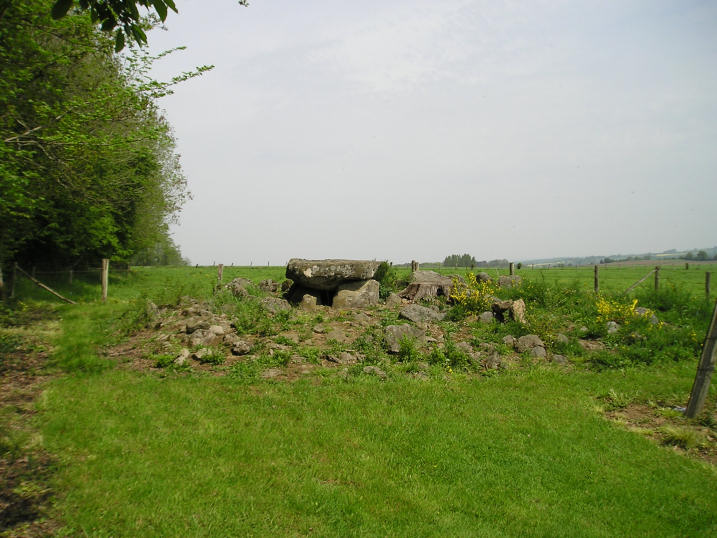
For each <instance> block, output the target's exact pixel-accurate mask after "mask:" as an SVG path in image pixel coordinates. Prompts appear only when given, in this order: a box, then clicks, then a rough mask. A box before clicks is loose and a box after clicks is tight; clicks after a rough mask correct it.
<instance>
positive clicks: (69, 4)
mask: <svg viewBox="0 0 717 538" xmlns="http://www.w3.org/2000/svg"><path fill="white" fill-rule="evenodd" d="M238 3H239V4H240V5H242V6H247V5H249V2H248V0H238ZM75 5H76V8H75V9H77V11H80V12H88V13H89V14H90V17H91V18H92V22H95V23H99V24H100V27H101V29H102V30H103V31H105V32H114V33H115V38H114V39H115V50H116V51H117V52H119V51H120V50H122V49H123V48H124V46H125V42H126V41H131V42H135V43H137V44H139V45H144V44H146V43H147V34H146V33H145V30H146V21H145V18H146V17H143V16H142V15H141V14H140V11H139V7H142V8H144V9H146V10H147V11H148V13H150V14H155V15H156V16H157V17H158V18H159V20H160V21H162V22H164V21H165V19H166V18H167V13H168V12H169V10H170V9H171V10H172V11H174V12H175V13H179V11H177V7H176V6H175V5H174V0H78V1H77V2H76V3H75V2H74V0H56V1H55V2H54V4H53V5H52V8H51V13H52V17H53V18H55V19H61V18H63V17H64V16H66V15H67V14H68V13H69V12H70V10H71V9H72V8H73V6H75Z"/></svg>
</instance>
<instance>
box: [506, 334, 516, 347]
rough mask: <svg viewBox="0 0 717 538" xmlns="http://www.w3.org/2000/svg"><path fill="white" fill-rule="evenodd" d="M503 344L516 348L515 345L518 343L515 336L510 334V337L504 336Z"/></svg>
mask: <svg viewBox="0 0 717 538" xmlns="http://www.w3.org/2000/svg"><path fill="white" fill-rule="evenodd" d="M503 343H504V344H505V345H506V346H510V347H515V343H516V339H515V336H513V335H512V334H508V335H506V336H504V337H503Z"/></svg>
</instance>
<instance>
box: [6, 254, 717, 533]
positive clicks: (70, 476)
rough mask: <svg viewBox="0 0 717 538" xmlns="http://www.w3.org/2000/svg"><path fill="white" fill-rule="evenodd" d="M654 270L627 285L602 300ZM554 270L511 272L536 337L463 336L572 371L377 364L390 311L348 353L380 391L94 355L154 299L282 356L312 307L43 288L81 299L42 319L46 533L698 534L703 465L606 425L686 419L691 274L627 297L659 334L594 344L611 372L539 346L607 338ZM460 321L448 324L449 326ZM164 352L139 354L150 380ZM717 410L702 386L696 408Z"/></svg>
mask: <svg viewBox="0 0 717 538" xmlns="http://www.w3.org/2000/svg"><path fill="white" fill-rule="evenodd" d="M628 269H630V268H628ZM611 270H612V268H611ZM615 270H616V271H618V270H619V271H622V270H623V268H615ZM648 270H649V267H648V268H644V267H639V268H636V269H633V272H632V273H630V272H628V271H625V272H624V273H622V272H621V273H620V274H621V275H622V280H618V279H617V278H616V279H615V282H616V283H619V285H618V284H616V285H615V289H623V283H624V282H625V281H629V282H628V283H627V285H625V286H624V287H625V288H626V287H627V286H628V285H630V284H631V283H632V282H634V280H637V278H639V277H640V276H641V274H644V273H646V272H647V271H648ZM694 270H695V271H698V269H694ZM553 271H555V272H554V273H553ZM561 271H568V270H567V269H565V270H563V269H555V270H549V271H545V272H544V273H543V275H542V276H540V275H539V274H536V273H539V271H538V270H535V271H534V272H531V271H530V270H529V269H528V270H526V269H523V270H521V271H519V274H522V275H524V276H525V278H526V280H527V281H528V285H526V286H524V287H523V288H522V289H520V290H512V291H510V290H509V291H506V292H505V293H506V294H507V296H511V294H515V295H516V297H517V296H524V297H525V298H526V303H527V304H528V315H529V318H530V320H531V325H530V327H528V328H521V327H520V326H518V325H517V324H514V323H506V324H502V325H501V324H492V325H482V324H479V323H474V324H473V325H470V327H469V328H470V331H469V332H470V336H469V339H472V340H473V341H474V342H475V343H480V342H495V343H497V344H498V347H497V349H498V351H499V352H501V353H507V348H505V346H503V344H502V338H503V336H505V335H506V334H513V335H514V336H519V335H520V334H522V333H523V332H527V331H528V330H531V331H536V332H538V333H539V334H540V335H541V337H542V338H543V339H544V340H545V342H546V345H547V346H548V348H549V349H550V350H552V351H554V352H563V353H565V354H567V355H569V357H570V359H571V361H572V362H573V365H574V366H573V367H572V368H571V369H570V370H566V369H564V368H561V367H555V366H551V365H549V364H547V363H542V365H538V366H535V365H531V364H530V361H525V363H524V364H523V365H522V366H521V367H520V368H517V369H512V370H508V371H501V372H500V373H497V374H496V373H492V374H491V375H485V376H481V375H475V374H472V375H464V374H462V373H461V372H463V371H466V370H467V368H464V367H465V364H466V361H467V360H468V359H467V357H466V356H465V355H464V354H463V352H461V351H460V350H459V349H458V348H456V347H455V346H454V345H452V344H451V341H452V340H451V339H452V338H453V337H451V336H449V337H447V340H446V341H447V342H448V344H447V345H446V346H444V348H442V351H441V353H442V355H441V356H439V355H437V354H436V355H435V356H433V355H431V354H428V353H427V354H426V355H422V353H423V352H422V351H420V350H419V349H417V348H416V347H415V346H414V345H412V344H411V343H410V342H406V343H404V345H403V348H402V350H401V353H400V354H399V356H398V357H396V358H393V359H389V358H388V357H387V356H386V354H385V351H383V350H382V347H381V345H382V344H381V338H382V330H381V327H380V325H381V324H388V323H395V322H396V314H395V312H393V313H390V312H386V313H383V314H381V316H382V317H377V318H376V321H375V323H376V325H375V326H370V327H368V328H367V329H366V333H365V335H364V337H363V338H362V339H361V340H360V341H359V342H357V343H356V347H357V348H358V349H359V350H360V351H362V352H364V353H365V355H366V357H367V361H366V363H375V364H379V365H380V367H381V368H384V369H386V370H387V372H388V378H387V380H381V379H379V378H377V377H375V376H370V375H366V374H363V373H362V368H363V364H360V365H357V366H353V367H350V368H349V369H348V371H347V374H346V375H345V376H339V375H336V369H335V370H334V371H333V372H329V371H328V369H325V368H320V367H318V368H316V370H315V372H316V373H315V374H313V375H310V376H306V377H302V378H301V379H299V380H298V381H294V382H283V381H274V380H263V379H262V378H261V375H260V374H261V372H262V370H264V369H266V368H269V367H272V368H273V367H284V366H286V365H287V364H288V362H289V360H290V357H291V353H290V352H279V353H275V354H274V355H273V356H269V355H266V354H263V352H262V353H260V354H259V355H257V356H256V357H255V358H254V359H249V360H245V361H242V362H238V363H235V364H234V365H232V366H221V365H220V366H217V368H227V375H226V376H225V377H214V376H211V375H202V374H199V373H191V372H190V371H189V370H187V369H184V370H182V369H174V368H168V367H167V368H164V369H163V371H162V372H161V373H150V372H134V371H128V370H123V369H118V368H116V367H114V363H112V362H111V361H109V360H107V359H104V358H102V356H101V354H100V353H99V352H98V350H99V348H101V347H102V346H104V345H106V344H109V343H112V342H119V341H121V340H122V339H123V338H124V336H125V335H126V334H127V332H128V331H129V330H132V329H137V328H140V327H142V326H143V325H144V324H145V322H146V316H145V313H146V304H147V301H148V300H151V301H153V302H155V303H156V304H176V303H177V301H178V300H179V298H180V297H182V296H184V295H192V296H196V297H199V298H204V299H206V300H209V301H210V305H213V307H214V308H216V309H219V308H220V307H222V306H227V304H228V303H230V304H229V306H231V308H233V310H232V312H233V315H234V316H235V320H236V322H237V324H238V327H239V328H240V330H241V331H242V332H244V333H245V334H261V333H262V332H267V333H268V334H276V335H277V336H276V337H275V338H276V341H277V342H284V343H285V344H287V345H288V344H289V343H290V342H288V341H285V340H282V337H281V331H283V330H285V329H286V328H287V327H290V328H291V329H292V330H295V331H297V332H298V331H300V330H307V331H309V330H310V327H312V326H313V325H314V324H316V323H325V322H326V321H327V320H326V319H325V318H324V317H323V315H322V314H321V313H319V314H310V315H309V314H300V313H293V314H291V315H288V314H287V315H283V316H278V317H276V318H272V319H269V318H267V317H266V316H265V315H264V314H262V311H261V310H260V309H258V307H257V305H256V304H255V303H253V302H246V301H245V302H242V301H237V302H236V304H234V303H233V302H232V301H234V300H233V299H232V298H229V297H226V296H225V294H220V295H219V296H213V295H212V288H213V285H214V283H215V279H216V270H215V269H214V268H211V267H209V268H193V267H189V268H136V269H133V270H132V272H130V273H117V274H116V275H115V276H114V277H113V279H112V280H111V282H110V300H109V301H108V303H107V304H101V303H99V302H97V300H96V295H97V291H98V290H97V288H98V286H96V284H94V283H93V282H92V281H89V280H88V281H82V280H81V279H78V278H77V277H76V280H75V284H73V287H72V288H70V289H65V288H61V286H60V284H61V283H58V287H60V290H59V291H61V293H63V292H64V293H68V294H69V293H70V292H72V293H76V294H77V295H76V296H74V297H75V298H76V299H78V300H80V301H81V304H80V305H77V306H72V305H65V306H59V307H53V308H54V309H55V311H56V312H57V315H58V316H59V317H60V318H61V331H60V332H59V333H58V334H57V335H56V338H55V341H54V342H53V344H54V349H53V354H52V358H51V362H50V364H51V366H53V367H54V368H56V369H58V370H60V371H62V372H65V373H64V374H63V375H61V376H60V377H58V378H57V379H55V380H54V381H52V382H50V383H49V384H48V385H47V386H46V389H45V391H44V392H43V394H42V396H41V397H40V398H39V400H38V403H37V405H38V410H39V413H38V414H37V415H36V416H35V423H36V427H37V429H38V430H39V431H40V432H41V433H42V437H41V438H42V443H43V446H44V448H45V449H46V450H48V451H49V452H50V453H51V454H54V455H55V456H56V458H57V462H58V463H57V467H56V471H55V474H54V475H53V484H52V485H53V488H54V491H55V492H56V494H57V497H56V509H55V511H56V514H57V518H58V520H59V521H60V523H61V524H62V525H63V530H62V532H63V533H65V534H70V535H79V534H88V535H92V536H109V535H113V536H114V535H117V536H157V535H170V536H177V535H181V536H185V535H187V536H199V535H202V536H204V535H206V536H227V535H304V534H315V535H320V536H336V535H370V536H373V535H400V536H404V535H411V536H413V535H419V536H434V535H440V536H452V535H471V536H475V535H479V536H480V535H484V536H501V535H503V536H518V535H520V536H522V535H526V536H576V535H581V536H616V535H650V536H653V535H654V536H675V535H689V536H709V535H714V534H715V532H717V488H715V487H714V484H715V478H717V476H716V475H715V470H714V467H713V466H710V465H708V464H705V463H701V462H699V461H696V460H693V459H690V458H687V457H685V456H684V455H681V454H678V453H676V452H674V451H673V450H672V449H670V448H666V447H662V446H659V445H658V444H657V443H655V442H653V441H650V440H649V439H646V438H644V437H643V436H641V435H639V434H636V433H634V432H630V431H627V430H625V429H623V428H621V427H619V426H618V425H616V424H614V423H612V422H609V421H608V420H606V419H605V418H603V415H602V413H601V411H600V409H601V408H603V409H609V408H611V406H612V407H616V406H620V405H622V404H623V403H630V402H646V401H659V402H663V403H665V405H684V403H685V402H686V401H687V397H688V393H689V390H690V387H691V384H692V380H693V378H694V374H695V367H696V353H694V349H693V347H694V346H695V345H696V344H695V342H694V341H693V340H694V339H692V340H691V338H692V337H691V336H690V335H691V334H692V333H691V331H702V333H700V335H702V334H703V332H704V327H706V324H707V321H708V318H709V314H710V313H711V311H710V308H708V306H710V305H708V303H706V302H705V301H704V299H702V298H700V297H699V293H698V291H695V290H693V288H692V287H691V286H693V285H692V284H690V283H689V282H688V280H686V279H685V280H679V281H678V279H681V278H682V276H681V273H675V277H674V279H675V281H676V282H678V284H677V285H676V286H675V288H674V289H672V288H671V287H666V288H665V289H664V290H662V292H661V293H659V294H657V295H655V294H652V293H651V292H650V291H649V286H648V288H644V289H643V288H641V289H639V290H638V291H637V292H636V295H637V296H638V297H639V300H640V304H645V305H646V306H649V307H650V308H653V309H655V310H656V311H657V312H658V315H659V317H660V319H664V320H665V321H668V322H669V323H670V326H669V327H668V328H667V329H666V330H665V331H666V332H662V333H660V332H659V331H658V332H655V333H654V334H652V333H651V334H650V335H649V337H648V338H647V339H646V340H644V343H640V342H642V341H640V342H638V343H637V344H635V345H634V346H633V345H628V342H629V341H630V340H629V339H630V338H631V335H630V334H628V333H626V334H622V333H620V334H616V335H612V336H610V337H608V336H607V335H604V334H601V336H603V338H604V340H605V342H606V344H607V346H608V349H606V350H605V351H604V356H602V355H596V356H597V357H602V358H601V360H604V361H608V362H609V361H615V360H617V359H620V360H622V361H623V362H620V363H619V364H610V365H607V366H606V367H605V368H597V369H596V368H592V366H594V365H595V364H596V363H594V362H593V363H591V362H590V360H589V359H590V357H591V355H588V354H587V353H586V352H584V351H583V350H582V348H580V346H579V345H578V344H577V340H576V336H575V334H573V333H569V336H570V339H569V341H568V342H567V343H562V344H560V343H557V342H556V341H555V333H556V332H557V331H558V330H563V329H562V327H563V326H564V325H565V324H566V322H568V321H573V320H574V321H577V322H579V323H583V322H584V323H586V324H590V327H589V330H590V331H596V332H600V331H603V332H604V328H601V326H600V325H599V324H597V323H596V322H594V317H595V313H596V310H595V304H594V297H593V296H592V295H591V294H590V293H589V289H591V286H592V281H591V278H592V273H591V271H588V270H583V269H579V270H578V272H580V275H578V276H579V278H578V276H576V275H570V276H569V277H568V278H567V279H565V281H564V282H565V283H564V284H561V282H563V280H561V278H562V277H561V276H560V275H561V274H562V273H560V272H561ZM581 271H582V272H581ZM681 271H683V272H685V273H690V272H692V271H693V269H690V271H685V270H684V269H681ZM541 272H542V271H541ZM605 273H608V270H604V271H603V276H605V278H606V279H607V278H608V275H606V274H605ZM636 273H639V274H637V276H636ZM701 274H702V275H704V273H703V272H702V273H701ZM531 275H532V276H531ZM616 275H617V273H616ZM235 276H243V277H248V278H251V279H252V280H253V281H254V282H259V281H260V280H263V279H265V278H274V279H275V280H280V279H281V278H282V277H283V268H230V267H228V268H225V273H224V281H225V282H226V281H228V280H230V279H231V278H233V277H235ZM399 276H401V275H400V272H399ZM404 276H405V275H404ZM585 276H587V277H589V278H584V277H585ZM633 277H634V280H633ZM556 281H557V282H558V284H559V285H558V286H556V285H554V282H556ZM606 281H607V280H606ZM668 281H669V280H668V277H667V276H665V278H663V283H664V282H668ZM567 284H569V285H567ZM23 286H24V285H23ZM23 286H20V287H19V288H18V291H19V292H21V293H19V294H18V295H20V296H21V297H22V298H23V301H26V302H27V303H28V304H31V305H35V306H37V305H38V304H40V305H42V304H45V303H42V302H40V303H37V302H38V301H47V300H49V301H54V299H51V298H49V297H45V296H44V295H42V293H43V292H41V290H39V289H36V288H34V287H32V288H31V287H23ZM75 286H77V289H75ZM604 287H605V286H603V288H604ZM73 290H74V291H73ZM22 294H27V295H22ZM8 316H11V314H4V317H5V318H8ZM8 319H9V318H8ZM458 326H459V322H458V321H446V322H444V323H443V328H444V330H445V332H446V333H447V334H448V333H449V332H450V331H453V330H455V329H456V328H457V327H458ZM577 327H579V325H577ZM638 329H639V330H641V331H643V332H646V331H647V330H648V327H647V325H645V326H644V327H643V326H642V325H640V326H639V327H638ZM449 330H450V331H449ZM576 331H577V329H576ZM687 331H690V332H689V333H688V332H687ZM0 344H1V345H0V349H2V350H4V349H5V348H7V350H11V348H13V347H14V346H15V345H16V344H17V342H15V341H13V340H12V339H11V338H10V337H7V338H5V339H4V340H2V341H1V342H0ZM671 346H672V347H671ZM339 348H340V346H338V347H337V349H336V351H340V349H339ZM435 349H438V348H435ZM684 349H688V351H689V353H688V355H687V356H684V355H683V354H681V353H682V351H680V350H684ZM641 350H647V351H641ZM674 350H677V351H679V352H680V353H678V354H677V355H675V354H674V353H673V351H674ZM295 351H296V353H297V354H299V355H300V356H303V357H305V358H306V360H307V362H308V363H313V364H317V363H319V362H320V361H319V359H320V357H321V355H322V350H321V349H319V348H315V347H310V346H304V345H298V346H296V349H295ZM628 351H629V353H633V354H634V357H632V356H631V355H629V353H628ZM643 354H646V355H649V357H648V358H649V359H650V360H649V361H646V360H643V359H644V358H645V357H643ZM172 357H173V355H167V356H164V355H161V354H159V355H157V356H156V357H155V360H156V362H157V363H162V365H164V366H166V364H164V363H168V362H169V360H170V358H172ZM628 359H629V360H628ZM391 360H393V361H394V362H393V363H390V361H391ZM421 360H427V361H429V362H431V363H432V364H434V366H432V367H430V372H429V373H430V375H429V376H427V379H426V378H425V377H424V378H413V377H412V376H411V375H410V374H412V373H415V371H417V367H416V365H417V363H418V362H420V361H421ZM583 362H584V363H585V364H586V365H590V366H591V367H590V368H584V367H582V363H583ZM448 367H451V369H452V370H454V372H455V373H448V371H449V370H448ZM714 397H715V390H714V387H713V388H712V390H711V393H710V397H709V398H710V401H713V400H714ZM689 435H691V434H690V433H689V432H687V433H685V432H683V431H678V432H676V433H674V432H673V434H672V438H674V440H673V441H672V442H673V443H674V444H676V445H678V446H683V445H684V446H687V445H688V444H694V442H693V439H692V438H690V437H689Z"/></svg>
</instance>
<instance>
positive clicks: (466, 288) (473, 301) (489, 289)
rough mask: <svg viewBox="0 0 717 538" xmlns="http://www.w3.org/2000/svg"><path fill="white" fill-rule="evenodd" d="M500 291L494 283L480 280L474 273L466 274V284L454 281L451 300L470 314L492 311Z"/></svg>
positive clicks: (457, 280) (455, 279)
mask: <svg viewBox="0 0 717 538" xmlns="http://www.w3.org/2000/svg"><path fill="white" fill-rule="evenodd" d="M497 291H498V289H497V287H496V286H495V284H493V283H492V282H488V281H483V280H479V279H478V278H476V275H475V274H474V273H471V272H468V273H466V279H465V282H464V281H462V280H459V279H457V278H454V279H453V288H452V289H451V297H450V298H451V300H452V301H453V302H454V303H455V304H457V305H460V306H462V307H463V308H464V309H465V310H468V311H470V312H476V313H477V312H483V311H484V310H490V307H491V303H492V302H493V297H494V296H495V294H496V293H497Z"/></svg>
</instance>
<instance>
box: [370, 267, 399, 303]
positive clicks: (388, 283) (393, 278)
mask: <svg viewBox="0 0 717 538" xmlns="http://www.w3.org/2000/svg"><path fill="white" fill-rule="evenodd" d="M373 278H374V280H377V281H378V296H379V297H380V298H381V299H386V297H388V296H389V295H390V294H391V292H393V291H396V290H397V289H398V288H397V286H398V275H397V274H396V270H395V269H394V268H393V266H392V265H390V264H389V263H388V262H381V263H380V264H379V266H378V269H377V270H376V274H375V275H374V277H373Z"/></svg>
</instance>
